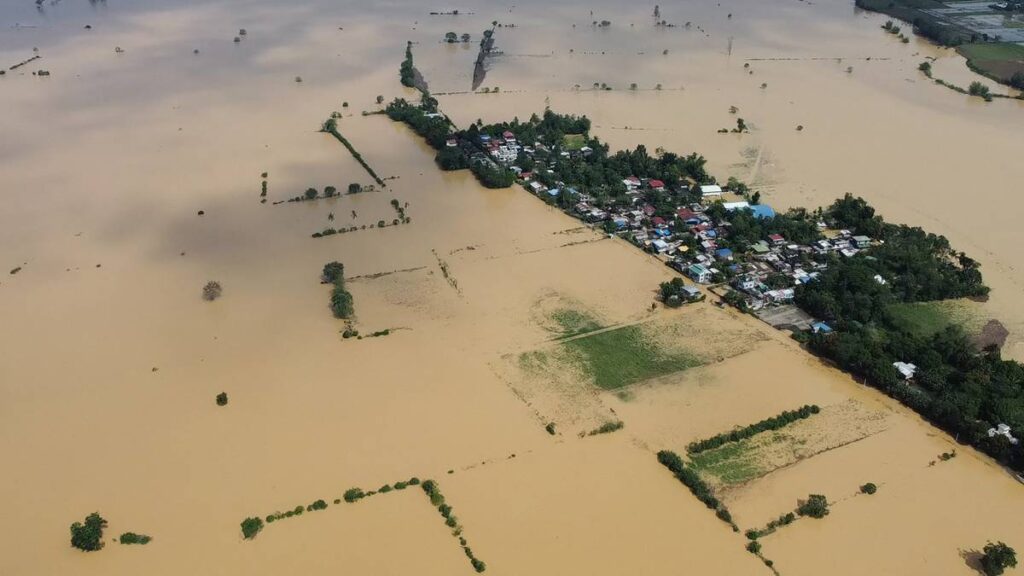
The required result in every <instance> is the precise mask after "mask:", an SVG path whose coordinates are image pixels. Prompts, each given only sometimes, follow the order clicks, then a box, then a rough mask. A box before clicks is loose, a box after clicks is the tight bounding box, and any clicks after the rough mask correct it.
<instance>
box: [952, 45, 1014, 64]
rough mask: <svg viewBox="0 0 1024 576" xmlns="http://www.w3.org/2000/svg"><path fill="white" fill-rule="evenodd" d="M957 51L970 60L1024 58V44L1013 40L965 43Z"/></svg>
mask: <svg viewBox="0 0 1024 576" xmlns="http://www.w3.org/2000/svg"><path fill="white" fill-rule="evenodd" d="M957 52H959V53H960V54H962V55H963V57H964V58H967V59H968V60H1024V46H1021V45H1020V44H1014V43H1012V42H981V43H977V44H964V45H962V46H958V47H957Z"/></svg>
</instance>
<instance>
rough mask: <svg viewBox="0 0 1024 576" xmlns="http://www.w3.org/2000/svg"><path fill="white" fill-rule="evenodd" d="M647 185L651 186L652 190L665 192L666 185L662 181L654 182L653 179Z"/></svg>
mask: <svg viewBox="0 0 1024 576" xmlns="http://www.w3.org/2000/svg"><path fill="white" fill-rule="evenodd" d="M647 185H648V186H650V187H651V188H653V189H655V190H664V189H665V183H664V182H662V181H661V180H654V179H652V180H650V181H649V182H648V183H647Z"/></svg>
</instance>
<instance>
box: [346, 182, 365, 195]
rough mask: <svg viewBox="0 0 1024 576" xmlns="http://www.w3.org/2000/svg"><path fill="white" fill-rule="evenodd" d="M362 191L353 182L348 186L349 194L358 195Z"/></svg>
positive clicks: (361, 188) (359, 186) (360, 187)
mask: <svg viewBox="0 0 1024 576" xmlns="http://www.w3.org/2000/svg"><path fill="white" fill-rule="evenodd" d="M362 191H363V187H362V186H361V185H359V184H358V183H356V182H353V183H351V184H349V185H348V193H349V194H359V193H360V192H362Z"/></svg>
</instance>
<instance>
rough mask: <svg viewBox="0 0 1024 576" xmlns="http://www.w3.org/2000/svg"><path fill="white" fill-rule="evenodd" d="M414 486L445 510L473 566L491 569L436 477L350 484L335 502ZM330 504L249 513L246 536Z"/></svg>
mask: <svg viewBox="0 0 1024 576" xmlns="http://www.w3.org/2000/svg"><path fill="white" fill-rule="evenodd" d="M411 486H419V487H420V488H421V489H422V490H423V493H424V494H426V496H427V497H428V498H429V499H430V503H431V505H433V506H434V507H435V508H437V511H438V512H439V513H440V514H441V517H443V518H444V523H445V525H446V526H447V527H448V528H450V529H451V534H452V536H453V537H455V538H458V539H459V546H461V547H462V551H463V553H465V555H466V557H467V558H468V559H469V562H470V564H471V565H472V566H473V569H474V570H476V571H477V572H484V571H485V570H487V564H486V563H484V561H483V560H480V559H479V558H477V556H476V554H475V553H474V552H473V549H472V548H470V547H469V542H468V541H467V540H466V538H465V536H463V535H462V532H463V527H462V525H461V524H460V523H459V520H458V518H457V517H456V516H455V514H453V513H452V507H451V506H450V505H449V504H448V503H447V501H446V499H445V497H444V494H442V493H441V488H440V486H438V483H437V482H436V481H434V480H424V481H423V482H420V479H419V478H417V477H415V476H413V477H412V478H410V479H408V480H403V481H399V482H395V483H394V484H384V485H383V486H381V487H380V488H378V489H377V490H369V491H363V489H362V488H358V487H354V488H349V489H348V490H346V491H345V493H344V494H343V495H342V497H341V498H335V499H334V504H335V505H340V504H341V503H342V501H343V500H344V501H345V502H346V503H348V504H355V503H356V502H358V501H360V500H362V499H364V498H369V497H370V496H374V495H377V494H387V493H389V492H394V491H401V490H405V489H407V488H409V487H411ZM329 506H330V505H329V504H328V503H327V501H326V500H323V499H320V500H316V501H315V502H313V503H311V504H308V505H305V506H302V505H299V506H296V507H295V508H293V509H290V510H288V511H286V512H280V511H278V512H274V513H272V514H268V515H266V516H265V517H258V516H254V517H249V518H246V519H245V520H243V521H242V524H241V526H242V535H243V537H244V538H245V539H246V540H252V539H253V538H255V537H256V535H257V534H259V533H260V532H261V531H262V530H263V528H264V526H265V525H270V524H274V523H277V522H280V521H281V520H285V519H288V518H293V517H295V516H301V515H302V514H303V513H305V512H309V513H312V512H318V511H321V510H326V509H327V508H328V507H329Z"/></svg>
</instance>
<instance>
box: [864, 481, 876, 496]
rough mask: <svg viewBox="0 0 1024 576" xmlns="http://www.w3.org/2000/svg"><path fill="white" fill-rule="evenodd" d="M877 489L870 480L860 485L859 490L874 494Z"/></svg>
mask: <svg viewBox="0 0 1024 576" xmlns="http://www.w3.org/2000/svg"><path fill="white" fill-rule="evenodd" d="M877 490H878V486H875V485H874V484H872V483H871V482H868V483H867V484H865V485H863V486H861V487H860V491H861V493H863V494H874V493H875V492H876V491H877Z"/></svg>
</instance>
